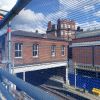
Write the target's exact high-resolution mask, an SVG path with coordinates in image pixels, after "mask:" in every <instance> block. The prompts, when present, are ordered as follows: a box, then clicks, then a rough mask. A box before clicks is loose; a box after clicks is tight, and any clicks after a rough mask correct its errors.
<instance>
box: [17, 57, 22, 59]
mask: <svg viewBox="0 0 100 100" xmlns="http://www.w3.org/2000/svg"><path fill="white" fill-rule="evenodd" d="M22 58H23V57H15V59H22Z"/></svg>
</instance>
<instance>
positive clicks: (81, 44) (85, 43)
mask: <svg viewBox="0 0 100 100" xmlns="http://www.w3.org/2000/svg"><path fill="white" fill-rule="evenodd" d="M96 45H100V41H92V42H81V43H72V45H70V47H80V46H96Z"/></svg>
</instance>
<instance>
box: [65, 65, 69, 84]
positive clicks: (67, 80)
mask: <svg viewBox="0 0 100 100" xmlns="http://www.w3.org/2000/svg"><path fill="white" fill-rule="evenodd" d="M65 74H66V85H69V79H68V65H67V66H66V73H65Z"/></svg>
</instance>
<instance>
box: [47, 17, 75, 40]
mask: <svg viewBox="0 0 100 100" xmlns="http://www.w3.org/2000/svg"><path fill="white" fill-rule="evenodd" d="M47 34H49V35H51V36H53V37H61V38H64V39H66V40H70V41H71V40H72V39H74V38H75V22H74V21H73V20H68V19H58V21H57V25H55V24H52V23H51V21H49V22H48V28H47Z"/></svg>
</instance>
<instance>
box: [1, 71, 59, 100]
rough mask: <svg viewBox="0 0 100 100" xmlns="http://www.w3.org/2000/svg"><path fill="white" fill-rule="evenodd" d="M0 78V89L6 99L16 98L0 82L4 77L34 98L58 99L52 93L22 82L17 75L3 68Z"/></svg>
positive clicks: (43, 99)
mask: <svg viewBox="0 0 100 100" xmlns="http://www.w3.org/2000/svg"><path fill="white" fill-rule="evenodd" d="M0 78H1V83H0V90H1V92H2V94H3V95H4V96H5V98H6V99H7V100H15V99H16V98H14V97H13V96H12V95H11V93H10V92H9V91H8V90H7V89H6V88H5V87H4V85H3V84H2V83H3V79H4V78H6V79H7V80H9V81H10V82H12V83H13V84H15V85H16V86H17V87H18V88H19V89H21V90H22V91H23V92H25V93H26V94H27V95H29V96H30V97H32V98H34V99H35V100H59V99H58V97H57V96H54V95H53V94H51V93H48V92H46V91H44V90H42V89H40V88H38V87H36V86H33V85H31V84H29V83H27V82H24V81H23V80H21V79H19V78H18V77H16V76H14V75H12V74H9V73H8V72H7V71H5V70H3V69H0Z"/></svg>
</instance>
